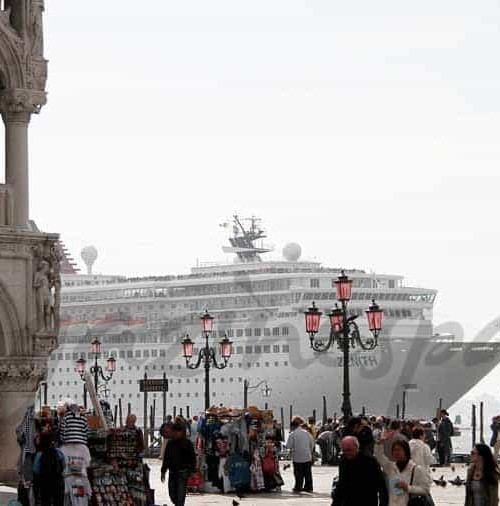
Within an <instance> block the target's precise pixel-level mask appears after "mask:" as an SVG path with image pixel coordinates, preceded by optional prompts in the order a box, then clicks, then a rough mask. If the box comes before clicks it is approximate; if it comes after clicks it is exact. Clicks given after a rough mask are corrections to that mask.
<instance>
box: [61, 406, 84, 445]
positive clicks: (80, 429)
mask: <svg viewBox="0 0 500 506" xmlns="http://www.w3.org/2000/svg"><path fill="white" fill-rule="evenodd" d="M88 431H89V426H88V424H87V417H86V416H85V415H84V414H78V413H77V414H75V413H73V411H71V410H68V411H67V412H66V413H65V414H64V416H63V419H62V421H61V442H62V444H84V445H86V444H87V434H88Z"/></svg>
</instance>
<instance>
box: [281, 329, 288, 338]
mask: <svg viewBox="0 0 500 506" xmlns="http://www.w3.org/2000/svg"><path fill="white" fill-rule="evenodd" d="M281 335H282V336H287V335H288V327H282V328H281Z"/></svg>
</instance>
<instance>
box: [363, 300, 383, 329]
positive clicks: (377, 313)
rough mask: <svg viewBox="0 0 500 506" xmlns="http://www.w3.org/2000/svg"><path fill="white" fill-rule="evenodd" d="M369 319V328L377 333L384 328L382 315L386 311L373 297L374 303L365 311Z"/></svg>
mask: <svg viewBox="0 0 500 506" xmlns="http://www.w3.org/2000/svg"><path fill="white" fill-rule="evenodd" d="M365 313H366V317H367V319H368V328H369V329H370V330H371V331H372V332H373V333H374V334H375V335H377V334H378V333H379V332H380V331H381V330H382V316H383V314H384V312H383V311H382V309H380V307H379V305H378V304H377V303H376V302H375V300H374V299H372V303H371V304H370V306H369V307H368V309H367V310H366V311H365Z"/></svg>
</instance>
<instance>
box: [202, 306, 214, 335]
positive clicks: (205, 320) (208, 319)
mask: <svg viewBox="0 0 500 506" xmlns="http://www.w3.org/2000/svg"><path fill="white" fill-rule="evenodd" d="M200 320H201V330H202V331H203V333H205V334H209V333H210V332H212V330H213V327H214V317H213V316H211V315H210V314H209V313H208V309H206V310H205V314H204V315H203V316H202V317H201V318H200Z"/></svg>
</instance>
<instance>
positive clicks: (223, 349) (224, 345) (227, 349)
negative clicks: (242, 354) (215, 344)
mask: <svg viewBox="0 0 500 506" xmlns="http://www.w3.org/2000/svg"><path fill="white" fill-rule="evenodd" d="M219 345H220V354H221V357H222V358H223V359H224V360H229V359H230V358H231V353H232V352H233V342H232V341H231V340H230V339H229V338H228V337H227V335H226V336H224V339H222V340H221V341H220V343H219Z"/></svg>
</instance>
